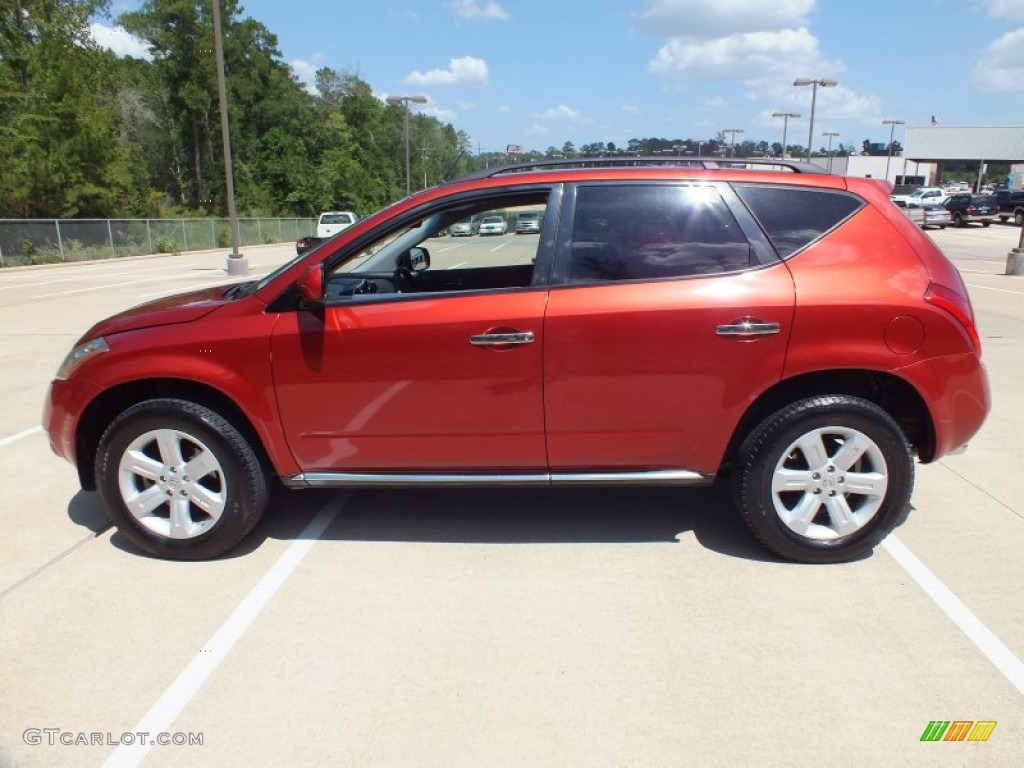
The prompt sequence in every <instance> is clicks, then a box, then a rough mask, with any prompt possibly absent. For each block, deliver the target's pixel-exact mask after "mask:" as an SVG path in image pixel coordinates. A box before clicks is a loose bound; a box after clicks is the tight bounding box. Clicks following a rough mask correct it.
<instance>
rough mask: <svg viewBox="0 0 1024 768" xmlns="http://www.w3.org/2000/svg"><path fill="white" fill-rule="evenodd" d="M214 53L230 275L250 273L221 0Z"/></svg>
mask: <svg viewBox="0 0 1024 768" xmlns="http://www.w3.org/2000/svg"><path fill="white" fill-rule="evenodd" d="M213 55H214V58H215V59H216V61H217V92H218V95H219V96H220V136H221V141H222V142H223V145H224V179H225V181H226V182H227V188H228V189H227V192H228V221H229V222H230V224H231V253H230V254H229V255H228V261H227V270H228V274H229V275H247V274H249V260H248V259H246V258H245V257H244V256H243V255H242V254H241V253H239V252H238V245H239V242H240V241H241V237H240V236H239V233H238V214H237V213H236V212H235V174H234V172H233V171H232V168H231V131H230V130H229V128H228V91H227V85H226V83H225V79H224V43H223V42H222V41H221V33H220V0H213Z"/></svg>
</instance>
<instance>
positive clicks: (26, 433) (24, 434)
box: [0, 427, 43, 448]
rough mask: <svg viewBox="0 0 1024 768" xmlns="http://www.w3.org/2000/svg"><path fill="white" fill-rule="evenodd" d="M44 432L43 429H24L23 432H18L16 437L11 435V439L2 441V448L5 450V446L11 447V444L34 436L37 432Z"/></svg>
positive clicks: (0, 446)
mask: <svg viewBox="0 0 1024 768" xmlns="http://www.w3.org/2000/svg"><path fill="white" fill-rule="evenodd" d="M42 431H43V428H42V427H31V428H30V429H23V430H21V432H18V433H17V434H15V435H11V436H9V437H5V438H4V439H3V440H0V448H3V447H4V446H5V445H10V444H11V443H16V442H18V441H19V440H21V439H22V438H23V437H28V436H29V435H34V434H36V433H37V432H42Z"/></svg>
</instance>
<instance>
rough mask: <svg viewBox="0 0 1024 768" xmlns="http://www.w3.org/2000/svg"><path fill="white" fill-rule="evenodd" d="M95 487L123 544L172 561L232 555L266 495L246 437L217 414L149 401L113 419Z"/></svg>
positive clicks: (256, 518)
mask: <svg viewBox="0 0 1024 768" xmlns="http://www.w3.org/2000/svg"><path fill="white" fill-rule="evenodd" d="M96 486H97V489H98V490H99V494H100V498H101V500H102V502H103V505H104V507H105V509H106V511H107V513H108V514H109V515H110V518H111V520H112V521H113V523H114V524H115V525H116V526H117V527H118V529H119V530H120V532H121V533H122V534H123V535H124V536H125V538H127V539H128V540H129V541H131V542H132V543H133V544H134V545H135V546H137V547H138V548H139V549H141V550H143V551H144V552H147V553H149V554H151V555H156V556H157V557H165V558H170V559H174V560H204V559H207V558H212V557H217V556H218V555H221V554H223V553H225V552H227V551H228V550H230V549H231V548H232V547H234V546H235V545H237V544H238V543H239V542H240V541H241V540H242V539H243V538H244V537H245V536H246V535H247V534H248V533H249V532H250V531H251V530H252V529H253V527H254V526H255V525H256V523H257V522H258V521H259V519H260V517H261V516H262V514H263V510H264V509H265V507H266V504H267V495H268V489H267V479H266V474H265V473H264V471H263V467H262V465H261V463H260V461H259V458H258V457H257V456H256V453H255V452H254V451H253V449H252V446H251V445H250V444H249V442H248V441H247V440H246V439H245V437H243V436H242V434H241V433H240V432H239V431H238V430H237V429H236V428H235V427H234V426H233V425H232V424H231V423H230V422H229V421H227V420H226V419H224V418H223V417H222V416H220V415H219V414H218V413H216V412H215V411H212V410H210V409H209V408H206V407H204V406H201V405H198V404H196V403H192V402H188V401H185V400H175V399H160V400H147V401H145V402H142V403H139V404H137V405H134V406H132V407H131V408H128V409H127V410H125V411H124V412H123V413H121V414H120V415H118V417H117V418H115V419H114V421H113V422H112V423H111V424H110V426H109V427H108V428H107V430H106V432H105V433H104V435H103V437H102V439H101V440H100V445H99V451H98V456H97V461H96Z"/></svg>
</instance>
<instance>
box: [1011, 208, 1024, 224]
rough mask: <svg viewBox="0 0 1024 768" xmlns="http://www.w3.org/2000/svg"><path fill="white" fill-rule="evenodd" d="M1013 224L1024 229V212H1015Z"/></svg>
mask: <svg viewBox="0 0 1024 768" xmlns="http://www.w3.org/2000/svg"><path fill="white" fill-rule="evenodd" d="M1013 223H1014V224H1016V225H1017V226H1018V227H1024V211H1015V212H1014V214H1013Z"/></svg>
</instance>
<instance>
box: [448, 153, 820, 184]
mask: <svg viewBox="0 0 1024 768" xmlns="http://www.w3.org/2000/svg"><path fill="white" fill-rule="evenodd" d="M654 166H667V167H673V168H700V169H704V170H714V169H719V168H734V169H735V168H741V169H743V168H750V166H761V167H766V168H768V167H774V168H784V169H786V170H787V171H790V172H792V173H813V174H825V173H827V171H826V170H825V169H824V168H821V167H820V166H817V165H812V164H810V163H798V162H794V161H793V160H781V159H774V158H765V157H730V158H727V159H723V158H720V157H678V156H673V157H643V156H640V157H577V158H562V159H557V160H535V161H532V162H529V163H517V164H515V165H502V166H499V167H496V168H487V169H484V170H482V171H476V172H475V173H470V174H468V175H466V176H460V177H459V178H457V179H454V181H474V180H477V179H490V178H493V177H495V176H503V175H505V174H509V173H528V172H530V171H543V170H548V169H550V170H558V169H571V168H640V167H654Z"/></svg>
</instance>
